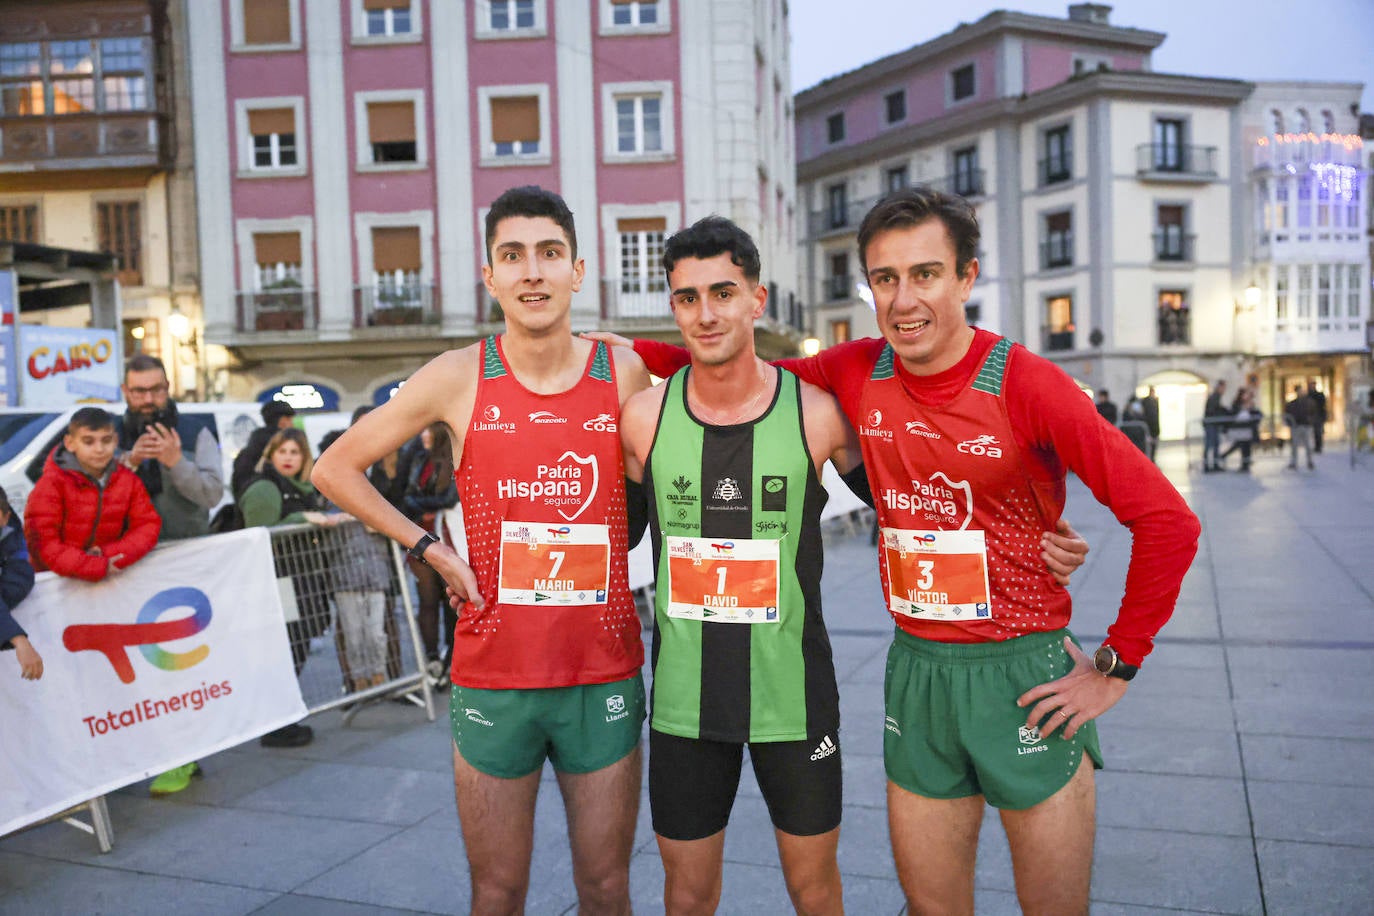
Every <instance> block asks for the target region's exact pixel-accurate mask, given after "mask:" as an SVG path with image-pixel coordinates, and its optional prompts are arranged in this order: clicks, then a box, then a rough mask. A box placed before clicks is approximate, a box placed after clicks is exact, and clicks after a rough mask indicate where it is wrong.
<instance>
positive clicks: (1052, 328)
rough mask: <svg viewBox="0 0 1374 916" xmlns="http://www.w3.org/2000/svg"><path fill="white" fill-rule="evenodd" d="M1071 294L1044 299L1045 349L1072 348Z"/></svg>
mask: <svg viewBox="0 0 1374 916" xmlns="http://www.w3.org/2000/svg"><path fill="white" fill-rule="evenodd" d="M1073 332H1074V326H1073V296H1070V295H1064V296H1052V297H1050V298H1049V299H1046V300H1045V349H1046V350H1072V349H1073Z"/></svg>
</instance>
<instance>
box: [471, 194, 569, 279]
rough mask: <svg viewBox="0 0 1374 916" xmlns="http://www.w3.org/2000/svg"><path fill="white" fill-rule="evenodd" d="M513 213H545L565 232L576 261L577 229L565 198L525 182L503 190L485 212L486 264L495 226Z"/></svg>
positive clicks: (529, 214) (489, 261)
mask: <svg viewBox="0 0 1374 916" xmlns="http://www.w3.org/2000/svg"><path fill="white" fill-rule="evenodd" d="M512 216H547V217H548V218H549V219H551V220H553V221H554V222H555V223H557V224H558V227H559V228H560V229H562V230H563V232H564V234H565V235H567V237H568V247H569V248H571V249H572V258H573V260H574V261H576V260H577V230H576V229H574V228H573V215H572V210H570V209H568V203H567V201H565V200H564V199H563V198H562V197H559V196H558V195H557V194H555V193H554V192H553V191H550V190H548V189H547V188H541V187H539V186H538V185H534V184H527V185H521V186H520V187H518V188H511V189H510V190H508V191H505V192H504V193H502V195H501V196H500V197H498V198H496V200H494V201H492V203H491V209H490V210H488V211H487V238H486V242H487V263H488V264H490V263H491V241H492V239H493V238H495V236H496V226H497V224H498V223H500V222H501V220H503V219H508V218H510V217H512Z"/></svg>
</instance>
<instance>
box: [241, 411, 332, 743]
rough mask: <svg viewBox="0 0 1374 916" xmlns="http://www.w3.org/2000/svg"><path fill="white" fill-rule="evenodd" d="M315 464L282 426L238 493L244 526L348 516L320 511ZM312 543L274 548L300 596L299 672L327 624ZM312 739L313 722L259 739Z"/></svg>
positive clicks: (325, 593)
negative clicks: (286, 554) (313, 480)
mask: <svg viewBox="0 0 1374 916" xmlns="http://www.w3.org/2000/svg"><path fill="white" fill-rule="evenodd" d="M313 464H314V460H313V459H312V458H311V455H310V442H309V440H307V439H306V437H305V433H304V432H302V431H301V430H299V429H295V428H294V427H292V428H288V429H283V430H278V431H277V432H276V433H275V434H274V435H273V436H272V438H271V439H270V440H268V442H267V446H266V447H265V448H264V449H263V453H262V459H261V460H260V461H259V462H258V469H257V473H256V474H255V475H254V477H253V478H252V480H251V481H250V482H249V484H248V485H247V486H246V487H245V488H244V489H243V492H242V493H241V494H240V495H239V499H238V502H239V509H240V510H241V511H242V512H243V524H244V527H246V528H252V527H254V526H258V525H261V526H264V527H268V528H275V527H278V526H282V525H295V524H300V523H302V522H308V523H310V524H312V525H320V526H326V525H330V524H332V523H336V522H338V521H343V520H346V519H347V518H348V516H346V515H325V514H324V513H323V512H322V511H320V510H321V509H322V508H323V506H324V500H323V497H321V496H320V494H319V493H317V492H316V491H315V486H314V484H312V483H311V482H310V468H311V466H312V465H313ZM297 540H298V541H299V542H298V543H297V542H296V541H297ZM308 542H314V543H316V544H317V543H318V539H317V538H314V537H311V536H309V535H305V536H302V537H300V538H299V539H296V538H292V539H291V543H288V544H285V545H283V544H277V545H274V550H273V553H274V555H275V558H276V565H277V577H278V578H282V577H284V576H289V577H290V578H291V584H292V586H293V587H294V590H295V595H296V606H297V610H298V611H299V617H298V619H296V620H291V621H288V622H287V624H286V632H287V635H288V636H289V637H290V639H291V658H292V660H293V661H294V662H295V665H296V673H297V674H299V673H300V671H301V668H303V667H304V666H305V659H306V656H307V655H308V654H309V651H310V640H311V639H313V638H314V637H316V636H319V635H320V634H322V633H324V632H325V631H326V630H328V629H329V616H330V615H329V591H330V587H329V578H328V569H327V568H326V565H325V562H324V556H323V551H322V550H318V549H307V548H309V547H310V546H311V545H310V543H308ZM283 546H285V547H287V548H289V549H290V551H291V553H293V554H295V555H294V556H292V557H290V559H289V561H288V560H286V559H285V558H284V557H283V556H282V555H281V550H280V548H281V547H283ZM288 616H290V615H288ZM313 739H314V732H313V731H312V730H311V728H310V726H308V725H301V724H300V723H296V724H294V725H288V726H286V727H284V728H279V729H277V730H276V731H274V732H269V733H268V734H266V735H263V736H262V739H261V743H262V745H263V746H264V747H299V746H301V745H303V744H309V743H310V742H311V740H313Z"/></svg>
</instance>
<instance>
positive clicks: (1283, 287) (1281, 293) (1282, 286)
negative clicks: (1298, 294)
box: [1274, 265, 1288, 324]
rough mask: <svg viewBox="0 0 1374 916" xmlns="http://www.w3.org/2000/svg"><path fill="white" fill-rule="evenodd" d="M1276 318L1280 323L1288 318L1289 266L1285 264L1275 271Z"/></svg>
mask: <svg viewBox="0 0 1374 916" xmlns="http://www.w3.org/2000/svg"><path fill="white" fill-rule="evenodd" d="M1274 318H1275V320H1277V321H1278V322H1279V324H1283V323H1284V322H1286V321H1287V320H1288V268H1287V267H1285V266H1283V265H1279V267H1278V269H1277V270H1275V272H1274Z"/></svg>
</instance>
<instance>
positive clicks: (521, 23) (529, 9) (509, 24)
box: [487, 0, 534, 32]
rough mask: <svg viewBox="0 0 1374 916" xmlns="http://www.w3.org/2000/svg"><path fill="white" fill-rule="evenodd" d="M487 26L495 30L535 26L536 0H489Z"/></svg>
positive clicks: (512, 29)
mask: <svg viewBox="0 0 1374 916" xmlns="http://www.w3.org/2000/svg"><path fill="white" fill-rule="evenodd" d="M487 5H488V9H487V26H488V27H489V28H490V29H491V30H492V31H493V32H510V31H514V30H516V29H532V28H534V0H488V4H487Z"/></svg>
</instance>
